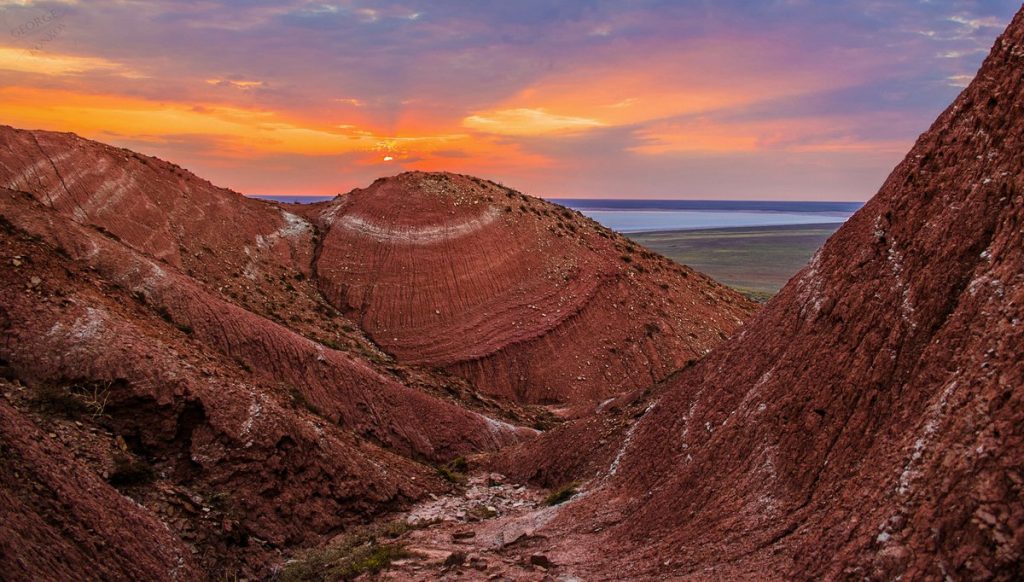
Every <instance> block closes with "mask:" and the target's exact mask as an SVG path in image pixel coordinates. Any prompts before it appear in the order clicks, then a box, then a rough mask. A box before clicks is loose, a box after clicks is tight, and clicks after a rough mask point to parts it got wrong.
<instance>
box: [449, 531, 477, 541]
mask: <svg viewBox="0 0 1024 582" xmlns="http://www.w3.org/2000/svg"><path fill="white" fill-rule="evenodd" d="M475 537H476V532H475V531H457V532H455V533H453V534H452V539H453V540H468V539H470V538H475Z"/></svg>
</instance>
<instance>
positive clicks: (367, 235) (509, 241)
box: [315, 172, 753, 404]
mask: <svg viewBox="0 0 1024 582" xmlns="http://www.w3.org/2000/svg"><path fill="white" fill-rule="evenodd" d="M318 213H319V222H318V225H319V227H320V230H321V231H322V233H323V236H322V241H321V244H320V247H319V248H318V252H317V255H316V257H317V259H316V263H315V269H316V272H317V276H318V282H319V285H320V289H321V291H322V292H323V294H324V296H325V297H327V299H328V300H329V301H330V302H331V303H332V304H333V305H334V306H335V307H337V308H338V309H340V310H342V311H343V312H345V313H348V314H350V315H351V316H352V317H353V318H355V319H357V320H358V321H359V322H360V325H361V326H362V327H363V329H365V330H366V332H367V333H368V334H369V335H370V336H371V337H372V338H373V339H374V341H375V342H376V343H377V344H379V345H380V346H382V347H383V348H384V349H385V350H386V351H388V352H389V353H391V354H394V355H395V357H396V358H397V359H398V360H399V361H402V362H407V363H412V364H422V365H429V366H440V367H444V368H446V369H448V370H450V371H451V372H453V373H455V374H456V375H459V376H462V377H464V378H467V379H469V380H470V381H471V382H473V383H474V384H475V385H477V386H479V387H480V388H481V389H482V390H483V391H485V392H487V393H490V394H492V395H498V396H503V397H507V398H513V399H516V400H518V401H521V402H530V403H569V404H572V403H578V402H593V401H596V400H599V399H603V398H606V397H608V396H610V395H613V394H617V393H621V392H624V391H627V390H631V389H635V388H641V387H644V386H647V385H650V384H652V383H654V382H657V381H659V380H661V379H662V378H664V377H665V376H666V375H667V374H668V373H669V372H671V371H672V370H675V369H676V368H678V367H680V366H682V365H684V364H685V363H686V362H687V361H689V360H692V359H695V358H699V357H701V356H702V355H703V354H704V353H706V352H707V351H708V350H709V349H710V348H711V346H713V345H715V344H717V343H718V342H720V341H721V340H722V339H723V338H724V337H726V336H728V335H729V334H731V333H732V331H733V330H734V329H736V327H737V326H738V325H739V324H740V323H741V322H742V321H743V319H745V318H746V317H747V316H748V315H749V314H750V313H751V312H752V311H753V306H752V304H751V303H750V302H749V301H747V300H746V299H744V298H743V297H741V296H740V295H739V294H737V293H735V292H733V291H732V290H729V289H727V288H725V287H723V286H721V285H719V284H717V283H715V282H713V281H711V280H710V279H708V278H707V277H705V276H703V275H700V274H698V273H696V272H694V271H692V270H690V269H689V268H686V267H681V266H679V265H675V264H673V263H671V262H670V261H668V260H667V259H664V258H663V257H660V256H657V255H654V254H653V253H651V252H649V251H647V250H645V249H642V248H640V247H638V246H636V245H635V244H634V243H632V242H630V241H628V240H627V239H625V238H624V237H621V236H619V235H617V234H615V233H613V232H611V231H609V230H607V229H605V228H603V227H601V226H599V225H598V224H596V223H595V222H593V221H591V220H589V219H586V218H585V217H583V216H582V215H580V214H578V213H576V212H573V211H571V210H569V209H566V208H562V207H559V206H556V205H553V204H550V203H547V202H544V201H541V200H538V199H535V198H530V197H527V196H523V195H522V194H519V193H518V192H515V191H513V190H510V189H508V188H504V187H502V186H499V185H497V184H494V183H492V182H486V181H483V180H478V179H476V178H471V177H467V176H459V175H453V174H427V173H419V172H412V173H407V174H402V175H399V176H396V177H393V178H386V179H381V180H378V181H376V182H374V183H373V184H372V185H371V186H370V187H369V188H366V189H357V190H354V191H352V192H350V193H349V194H346V195H343V196H340V197H338V198H337V199H336V200H335V201H334V202H331V203H329V204H327V205H325V207H324V208H323V209H322V210H318Z"/></svg>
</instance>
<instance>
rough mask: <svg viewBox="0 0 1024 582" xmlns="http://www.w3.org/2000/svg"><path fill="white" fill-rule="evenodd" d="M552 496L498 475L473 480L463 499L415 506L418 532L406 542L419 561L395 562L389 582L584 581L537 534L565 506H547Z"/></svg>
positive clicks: (388, 573) (410, 519) (386, 574)
mask: <svg viewBox="0 0 1024 582" xmlns="http://www.w3.org/2000/svg"><path fill="white" fill-rule="evenodd" d="M546 495H547V492H546V491H543V490H538V489H532V488H528V487H525V486H523V485H515V484H512V483H507V482H506V480H505V478H504V477H503V476H501V475H498V474H494V473H491V474H480V475H474V476H472V477H470V478H469V479H468V481H467V483H466V486H465V488H464V489H463V491H462V492H461V493H460V494H456V495H449V496H444V497H437V498H435V499H431V500H429V501H426V502H424V503H421V504H420V505H417V506H416V507H414V508H413V509H412V510H411V511H410V512H409V513H408V514H407V516H406V518H405V519H406V521H407V522H409V523H410V524H431V525H429V526H426V527H423V528H420V529H416V530H414V531H412V532H410V533H408V534H406V535H405V536H403V539H402V542H403V543H404V544H406V548H407V549H408V550H409V551H411V552H412V553H413V554H415V556H416V557H413V558H408V559H404V560H400V561H396V562H394V563H392V565H391V568H390V569H389V570H388V571H386V572H384V573H382V575H381V578H382V579H385V580H438V579H442V580H537V581H544V580H551V581H556V580H557V581H566V582H568V581H572V580H578V578H576V577H575V576H573V575H572V574H571V573H570V572H568V571H565V570H566V569H565V568H564V567H561V566H559V565H558V563H557V560H556V559H555V558H554V557H553V556H551V555H550V554H549V553H547V551H546V548H547V547H548V545H549V543H548V539H547V538H546V537H544V536H542V535H538V534H537V533H536V532H537V531H538V530H539V529H540V528H541V527H542V526H544V525H545V524H546V523H548V522H549V521H551V519H553V518H554V517H555V516H556V515H557V514H558V511H559V509H560V507H561V506H557V505H556V506H548V505H546V504H545V503H544V498H545V496H546Z"/></svg>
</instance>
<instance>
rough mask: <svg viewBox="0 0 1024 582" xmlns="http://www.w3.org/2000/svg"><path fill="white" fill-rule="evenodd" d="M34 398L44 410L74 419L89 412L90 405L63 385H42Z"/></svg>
mask: <svg viewBox="0 0 1024 582" xmlns="http://www.w3.org/2000/svg"><path fill="white" fill-rule="evenodd" d="M33 400H34V401H35V403H36V405H37V406H39V408H40V409H42V410H43V411H44V412H48V413H50V414H56V415H60V416H63V417H65V418H70V419H72V420H74V419H76V418H79V417H80V416H82V415H83V414H85V413H87V412H89V406H88V405H87V404H86V403H85V402H84V401H83V400H82V399H81V398H79V397H78V396H76V395H75V394H73V393H71V391H69V390H68V389H67V388H64V387H62V386H53V385H45V386H41V387H40V388H39V389H38V390H37V391H36V395H35V398H33Z"/></svg>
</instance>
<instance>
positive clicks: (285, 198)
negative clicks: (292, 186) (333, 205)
mask: <svg viewBox="0 0 1024 582" xmlns="http://www.w3.org/2000/svg"><path fill="white" fill-rule="evenodd" d="M249 198H255V199H257V200H273V201H275V202H284V203H286V204H313V203H314V202H327V201H328V200H334V196H293V195H290V194H253V195H252V196H250V197H249Z"/></svg>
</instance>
